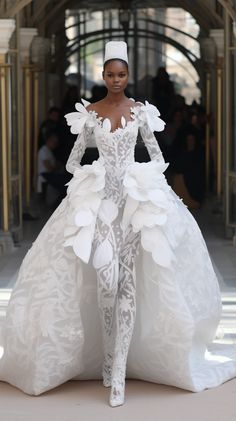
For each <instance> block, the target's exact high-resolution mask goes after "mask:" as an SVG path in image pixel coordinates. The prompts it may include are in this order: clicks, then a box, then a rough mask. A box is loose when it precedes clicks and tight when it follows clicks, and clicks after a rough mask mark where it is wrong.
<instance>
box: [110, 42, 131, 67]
mask: <svg viewBox="0 0 236 421" xmlns="http://www.w3.org/2000/svg"><path fill="white" fill-rule="evenodd" d="M115 58H117V59H120V60H124V61H126V63H127V64H128V54H127V44H126V42H124V41H109V42H107V43H106V45H105V57H104V63H105V62H106V61H108V60H112V59H115Z"/></svg>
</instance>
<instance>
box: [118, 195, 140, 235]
mask: <svg viewBox="0 0 236 421" xmlns="http://www.w3.org/2000/svg"><path fill="white" fill-rule="evenodd" d="M138 205H139V202H138V201H137V200H135V199H133V198H132V197H130V196H127V199H126V203H125V208H124V213H123V218H122V227H123V229H124V230H126V229H127V227H128V225H129V224H130V221H131V218H132V216H133V214H134V212H135V211H136V210H137V207H138Z"/></svg>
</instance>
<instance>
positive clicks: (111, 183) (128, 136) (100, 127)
mask: <svg viewBox="0 0 236 421" xmlns="http://www.w3.org/2000/svg"><path fill="white" fill-rule="evenodd" d="M83 103H84V104H85V105H87V104H88V103H87V102H85V101H83ZM76 109H77V112H74V113H70V114H67V115H66V116H65V117H66V119H67V123H68V125H70V126H71V132H72V133H75V134H78V137H77V139H76V141H75V145H74V147H73V149H72V152H71V154H70V156H69V159H68V162H67V164H66V169H67V171H69V172H71V173H72V174H73V173H74V172H75V170H76V169H77V168H78V167H79V166H80V161H81V158H82V156H83V154H84V151H85V148H86V146H87V145H88V143H89V141H90V139H91V136H94V139H95V143H96V145H97V147H98V151H99V158H100V160H102V162H103V165H104V167H105V170H106V183H105V196H106V198H110V199H112V200H113V201H114V202H115V203H116V204H118V205H121V204H122V198H123V192H122V185H123V183H122V181H123V177H124V173H125V170H126V168H127V167H128V165H129V164H131V163H133V162H134V150H135V144H136V141H137V137H138V131H139V130H140V133H141V136H142V139H143V141H144V143H145V145H146V147H147V149H148V152H149V155H150V158H151V160H157V161H159V162H160V161H163V162H164V160H163V157H162V153H161V150H160V148H159V145H158V143H157V140H156V138H155V136H154V134H153V131H154V130H157V131H161V130H163V129H164V124H165V123H164V122H163V121H162V120H161V119H160V118H159V115H160V114H159V111H158V110H157V108H156V107H154V106H153V105H151V104H148V103H147V102H146V104H145V105H143V104H141V103H140V104H139V105H138V106H134V107H131V108H130V112H131V118H132V120H131V121H128V122H126V120H125V118H124V117H122V118H121V126H122V127H120V128H118V129H116V130H115V131H114V132H112V131H111V124H110V120H109V119H108V118H105V119H102V118H101V117H99V116H98V114H97V113H96V112H95V111H87V109H86V107H85V106H83V105H82V104H79V103H78V104H76Z"/></svg>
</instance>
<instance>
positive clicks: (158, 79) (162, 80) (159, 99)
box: [153, 67, 175, 121]
mask: <svg viewBox="0 0 236 421" xmlns="http://www.w3.org/2000/svg"><path fill="white" fill-rule="evenodd" d="M174 94H175V90H174V85H173V82H171V80H170V77H169V74H168V73H167V71H166V69H165V67H159V69H158V71H157V75H156V76H155V77H154V78H153V102H154V104H155V105H156V106H157V108H158V109H159V111H160V113H161V116H162V118H163V120H165V121H167V120H168V116H169V112H170V110H171V103H172V100H173V97H174Z"/></svg>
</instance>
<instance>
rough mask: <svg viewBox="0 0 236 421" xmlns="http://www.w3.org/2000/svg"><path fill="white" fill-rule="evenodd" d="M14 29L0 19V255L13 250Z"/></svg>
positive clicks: (10, 24) (12, 23) (8, 22)
mask: <svg viewBox="0 0 236 421" xmlns="http://www.w3.org/2000/svg"><path fill="white" fill-rule="evenodd" d="M14 29H15V21H14V19H0V102H1V115H0V131H1V141H0V146H1V156H0V164H1V165H0V167H1V172H2V174H1V179H2V180H1V182H2V186H1V190H2V194H0V196H1V202H2V208H0V213H1V226H0V255H1V254H3V253H5V252H6V251H10V250H11V249H12V248H13V241H12V237H11V234H10V231H9V228H10V227H9V225H10V156H9V155H10V154H9V109H8V101H7V98H9V78H10V71H9V70H10V67H9V65H8V62H7V53H8V50H9V41H10V38H11V36H12V33H13V31H14Z"/></svg>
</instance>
